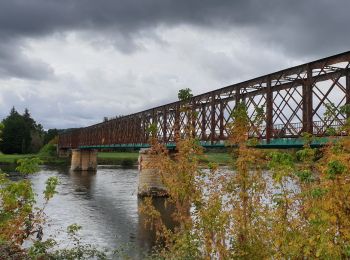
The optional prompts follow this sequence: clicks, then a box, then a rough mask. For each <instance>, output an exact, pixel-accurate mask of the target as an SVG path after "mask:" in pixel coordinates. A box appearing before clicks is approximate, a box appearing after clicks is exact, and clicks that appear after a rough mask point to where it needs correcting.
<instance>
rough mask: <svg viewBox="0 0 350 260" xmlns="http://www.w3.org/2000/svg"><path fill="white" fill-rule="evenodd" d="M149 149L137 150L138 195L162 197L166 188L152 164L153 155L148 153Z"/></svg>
mask: <svg viewBox="0 0 350 260" xmlns="http://www.w3.org/2000/svg"><path fill="white" fill-rule="evenodd" d="M149 152H150V149H141V150H140V152H139V183H138V196H139V197H147V196H151V197H164V196H167V190H166V187H165V186H164V184H163V182H162V177H161V176H160V173H159V171H158V170H157V169H155V168H154V167H153V166H152V160H154V159H155V158H154V155H152V154H150V153H149Z"/></svg>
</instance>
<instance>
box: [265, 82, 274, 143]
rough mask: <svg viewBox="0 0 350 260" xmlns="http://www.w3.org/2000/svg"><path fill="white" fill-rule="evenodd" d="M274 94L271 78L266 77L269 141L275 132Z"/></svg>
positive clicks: (267, 138) (267, 133)
mask: <svg viewBox="0 0 350 260" xmlns="http://www.w3.org/2000/svg"><path fill="white" fill-rule="evenodd" d="M272 112H273V94H272V89H271V78H270V77H269V76H267V78H266V140H267V142H268V143H269V142H270V139H271V138H272V134H273V114H272Z"/></svg>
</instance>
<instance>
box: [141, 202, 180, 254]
mask: <svg viewBox="0 0 350 260" xmlns="http://www.w3.org/2000/svg"><path fill="white" fill-rule="evenodd" d="M143 203H144V199H142V198H139V199H138V208H139V209H140V207H142V205H143ZM152 205H153V206H154V208H155V209H156V210H157V211H158V212H159V213H160V214H161V219H162V222H163V223H164V225H165V226H166V227H167V228H168V229H170V230H174V228H175V227H176V226H177V223H176V222H175V221H174V220H173V213H174V211H175V207H174V205H173V204H171V203H169V202H167V199H166V198H153V199H152ZM146 221H147V219H146V216H145V215H144V214H142V213H140V212H139V226H138V238H139V245H140V247H142V248H148V249H150V248H152V247H154V246H155V245H156V242H157V237H156V230H155V229H150V227H149V225H146ZM158 242H159V241H158Z"/></svg>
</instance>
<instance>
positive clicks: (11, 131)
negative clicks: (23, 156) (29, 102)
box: [1, 107, 30, 153]
mask: <svg viewBox="0 0 350 260" xmlns="http://www.w3.org/2000/svg"><path fill="white" fill-rule="evenodd" d="M2 123H3V125H4V129H3V133H2V141H1V150H2V151H3V152H4V153H25V152H27V150H28V148H29V143H28V140H30V129H28V127H27V124H26V122H25V120H24V118H23V116H21V115H20V114H19V113H18V112H17V111H16V109H15V108H14V107H13V108H12V109H11V111H10V115H9V116H8V117H7V118H5V119H4V120H3V122H2Z"/></svg>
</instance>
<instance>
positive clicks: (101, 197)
mask: <svg viewBox="0 0 350 260" xmlns="http://www.w3.org/2000/svg"><path fill="white" fill-rule="evenodd" d="M1 168H2V169H3V170H4V171H7V172H11V178H12V179H14V180H15V179H19V178H22V176H20V175H19V174H16V173H14V172H13V170H12V169H9V168H7V167H2V166H1ZM51 176H56V177H58V178H59V180H60V185H59V186H58V188H57V191H58V193H57V194H56V195H55V196H54V198H53V199H52V200H50V202H49V204H48V205H47V207H46V208H45V213H46V215H47V219H48V222H47V224H46V226H45V228H44V235H45V236H44V238H48V237H50V236H51V237H54V238H55V240H56V241H59V242H60V246H61V247H65V246H69V243H68V242H67V241H68V240H67V234H66V232H65V230H66V228H67V226H68V225H71V224H73V223H77V224H79V225H81V226H82V230H81V231H80V232H79V234H80V236H81V241H82V242H83V243H88V244H92V245H94V246H97V247H99V248H107V249H109V250H114V249H119V248H123V249H124V250H126V253H127V254H128V255H130V256H131V257H132V258H133V259H142V255H143V253H145V252H147V251H149V250H150V248H151V247H152V246H153V245H154V242H155V236H154V233H153V232H152V231H150V230H148V229H147V228H145V226H144V223H143V219H144V218H143V216H142V215H140V214H139V213H138V207H139V205H140V203H142V200H140V199H138V197H137V181H138V170H137V168H136V167H135V168H130V169H125V168H120V167H112V166H99V167H98V169H97V172H95V173H92V172H72V171H70V170H69V169H68V168H67V167H51V166H42V168H41V170H40V172H38V173H36V174H33V175H30V176H28V178H30V180H31V181H32V183H33V187H34V190H35V192H36V193H37V194H38V200H37V202H38V204H39V205H40V204H42V203H43V196H42V192H43V190H44V188H45V181H46V180H47V178H49V177H51ZM155 204H156V207H158V208H159V209H160V210H161V211H162V212H163V217H165V218H166V219H169V218H170V217H169V216H170V212H169V211H170V210H168V209H165V208H164V203H163V200H162V199H157V200H156V201H155Z"/></svg>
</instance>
